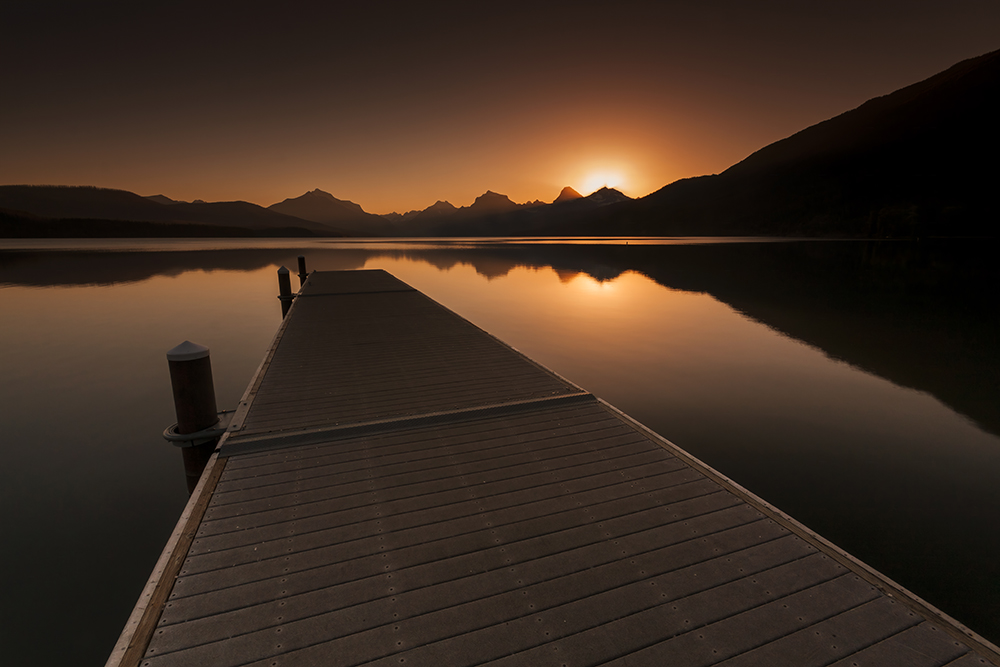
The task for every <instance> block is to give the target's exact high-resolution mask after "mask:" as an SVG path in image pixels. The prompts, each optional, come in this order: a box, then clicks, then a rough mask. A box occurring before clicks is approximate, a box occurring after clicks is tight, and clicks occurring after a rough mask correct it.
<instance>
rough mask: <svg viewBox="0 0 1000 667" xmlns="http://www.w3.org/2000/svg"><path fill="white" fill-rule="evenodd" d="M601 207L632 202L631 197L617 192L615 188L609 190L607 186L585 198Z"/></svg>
mask: <svg viewBox="0 0 1000 667" xmlns="http://www.w3.org/2000/svg"><path fill="white" fill-rule="evenodd" d="M585 199H589V200H590V201H592V202H594V203H595V204H597V205H599V206H606V205H607V204H617V203H619V202H623V201H631V199H632V198H631V197H629V196H628V195H626V194H624V193H623V192H620V191H618V190H615V189H614V188H609V187H607V186H605V187H603V188H601V189H600V190H597V191H596V192H592V193H590V194H589V195H587V196H586V197H585Z"/></svg>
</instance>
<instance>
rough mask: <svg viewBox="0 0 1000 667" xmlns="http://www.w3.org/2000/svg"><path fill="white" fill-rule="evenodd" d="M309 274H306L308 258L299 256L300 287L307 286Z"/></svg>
mask: <svg viewBox="0 0 1000 667" xmlns="http://www.w3.org/2000/svg"><path fill="white" fill-rule="evenodd" d="M308 277H309V274H308V273H307V272H306V258H305V256H304V255H299V287H302V286H303V285H305V284H306V278H308Z"/></svg>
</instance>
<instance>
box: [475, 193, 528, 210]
mask: <svg viewBox="0 0 1000 667" xmlns="http://www.w3.org/2000/svg"><path fill="white" fill-rule="evenodd" d="M515 208H517V204H515V203H514V202H513V201H511V200H510V197H508V196H507V195H502V194H499V193H497V192H493V191H492V190H487V191H486V192H485V193H484V194H481V195H479V196H478V197H476V201H474V202H472V206H470V207H469V209H470V210H472V211H475V212H476V213H486V212H499V211H510V210H513V209H515Z"/></svg>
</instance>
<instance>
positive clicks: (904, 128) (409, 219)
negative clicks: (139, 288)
mask: <svg viewBox="0 0 1000 667" xmlns="http://www.w3.org/2000/svg"><path fill="white" fill-rule="evenodd" d="M996 118H1000V51H994V52H992V53H988V54H986V55H983V56H980V57H978V58H972V59H970V60H966V61H963V62H961V63H958V64H957V65H955V66H953V67H951V68H950V69H948V70H946V71H944V72H941V73H940V74H937V75H935V76H932V77H930V78H929V79H926V80H924V81H921V82H919V83H916V84H913V85H911V86H907V87H906V88H902V89H900V90H898V91H896V92H894V93H891V94H889V95H885V96H882V97H878V98H875V99H872V100H869V101H868V102H866V103H864V104H862V105H861V106H860V107H858V108H856V109H853V110H851V111H848V112H846V113H843V114H841V115H839V116H836V117H835V118H831V119H830V120H827V121H824V122H822V123H819V124H817V125H813V126H811V127H809V128H806V129H805V130H802V131H801V132H798V133H796V134H794V135H792V136H790V137H788V138H786V139H783V140H781V141H778V142H775V143H773V144H771V145H769V146H766V147H764V148H762V149H760V150H758V151H757V152H755V153H753V154H752V155H750V156H749V157H747V158H746V159H745V160H743V161H741V162H739V163H737V164H735V165H733V166H732V167H730V168H729V169H726V170H725V171H723V172H722V173H720V174H715V175H711V176H701V177H696V178H688V179H682V180H679V181H676V182H674V183H671V184H670V185H667V186H665V187H664V188H662V189H660V190H658V191H656V192H654V193H652V194H650V195H648V196H646V197H642V198H640V199H635V200H633V199H630V198H629V197H627V196H625V195H624V194H622V193H621V192H619V191H617V190H614V189H612V188H602V189H601V190H598V191H597V192H594V193H592V194H590V195H588V196H586V197H583V196H581V195H580V194H579V193H577V192H576V191H574V190H573V189H572V188H569V187H567V188H564V189H563V190H562V192H560V194H559V196H558V197H557V198H556V199H555V200H554V201H553V202H552V203H543V202H541V201H537V200H536V201H533V202H526V203H524V204H518V203H515V202H513V201H511V200H510V198H508V197H507V196H506V195H503V194H499V193H496V192H492V191H487V192H485V193H484V194H483V195H481V196H479V197H477V198H476V200H475V201H474V202H473V203H472V204H471V205H469V206H462V207H456V206H454V205H453V204H451V203H450V202H447V201H438V202H436V203H435V204H433V205H431V206H429V207H428V208H426V209H424V210H421V211H409V212H407V213H403V214H399V213H392V214H388V215H384V216H379V215H374V214H371V213H367V212H365V211H364V210H363V209H362V208H361V206H359V205H358V204H355V203H353V202H350V201H347V200H340V199H337V198H336V197H334V196H333V195H331V194H329V193H327V192H323V191H322V190H318V189H316V190H312V191H310V192H306V193H305V194H303V195H301V196H300V197H296V198H292V199H286V200H284V201H282V202H279V203H276V204H273V205H271V206H269V207H267V208H264V207H261V206H257V205H255V204H251V203H248V202H214V203H208V202H202V201H194V202H180V201H176V200H173V199H170V198H169V197H166V196H164V195H152V196H148V197H141V196H139V195H137V194H134V193H131V192H126V191H123V190H109V189H103V188H93V187H65V186H16V185H11V186H0V236H92V235H93V236H102V235H126V236H145V235H151V236H157V235H161V236H185V235H220V236H226V235H276V234H280V235H320V236H344V235H347V236H522V235H523V236H533V235H570V236H572V235H616V236H617V235H651V236H660V235H662V236H675V235H676V236H680V235H699V236H711V235H776V236H827V237H854V238H887V237H889V238H898V237H908V238H913V237H916V238H920V237H924V236H980V237H981V236H990V237H995V236H998V235H1000V231H998V225H997V220H996V219H997V214H996V203H995V197H994V195H993V192H994V189H995V184H996V183H997V181H998V176H1000V167H998V164H1000V163H998V161H997V159H996V155H998V154H1000V130H998V129H997V123H996ZM124 223H129V224H124Z"/></svg>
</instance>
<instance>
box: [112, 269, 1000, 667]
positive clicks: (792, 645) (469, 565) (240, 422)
mask: <svg viewBox="0 0 1000 667" xmlns="http://www.w3.org/2000/svg"><path fill="white" fill-rule="evenodd" d="M484 663H488V664H490V665H504V666H508V665H510V666H513V665H554V666H557V667H559V666H563V667H565V666H572V667H576V666H578V665H616V666H618V665H620V666H622V667H624V666H626V665H628V666H629V667H636V666H643V665H650V666H654V665H655V666H661V665H671V666H676V665H716V664H724V665H729V666H733V667H736V666H748V665H762V666H764V665H767V666H774V665H795V666H807V665H837V666H843V667H859V666H869V665H870V666H872V667H885V666H890V665H906V666H907V667H921V666H923V665H927V666H931V665H948V666H950V667H971V666H973V665H1000V652H998V649H997V648H996V647H995V646H993V645H992V644H990V643H989V642H987V641H985V640H984V639H982V638H981V637H978V636H977V635H975V634H974V633H972V632H971V631H969V630H967V629H966V628H964V627H962V626H961V625H960V624H958V623H957V622H956V621H954V620H953V619H950V618H948V617H947V616H945V615H944V614H943V613H941V612H940V611H938V610H936V609H934V608H933V607H932V606H930V605H929V604H927V603H925V602H923V601H922V600H920V599H919V598H917V597H916V596H914V595H912V594H911V593H909V592H907V591H906V590H905V589H903V588H902V587H900V586H898V585H897V584H895V583H893V582H892V581H890V580H888V579H886V578H885V577H884V576H882V575H880V574H879V573H877V572H875V571H873V570H871V569H870V568H868V567H867V566H865V565H863V564H862V563H860V562H859V561H857V560H856V559H854V558H852V557H851V556H849V555H848V554H846V553H844V552H843V551H841V550H839V549H838V548H836V547H835V546H833V545H831V544H829V543H828V542H827V541H825V540H824V539H822V538H821V537H819V536H817V535H815V534H814V533H812V532H811V531H809V530H808V529H806V528H805V527H803V526H801V525H800V524H798V523H797V522H795V521H794V520H792V519H791V518H789V517H787V516H786V515H784V514H783V513H781V512H780V511H779V510H777V509H775V508H774V507H771V506H770V505H768V504H767V503H766V502H764V501H762V500H761V499H759V498H757V497H755V496H754V495H753V494H751V493H749V492H748V491H746V490H745V489H743V488H741V487H740V486H738V485H737V484H735V483H734V482H732V481H731V480H729V479H727V478H726V477H724V476H723V475H721V474H719V473H718V472H716V471H714V470H712V469H711V468H709V467H708V466H706V465H704V464H703V463H701V462H699V461H697V460H696V459H694V458H693V457H691V456H690V455H689V454H687V453H686V452H684V451H683V450H681V449H679V448H677V447H676V446H674V445H673V444H671V443H670V442H668V441H667V440H665V439H663V438H662V437H660V436H659V435H657V434H655V433H652V432H651V431H649V430H647V429H645V428H644V427H643V426H641V425H640V424H638V423H636V422H634V421H633V420H631V419H630V418H629V417H627V416H625V415H623V414H621V413H620V412H618V411H617V410H615V409H614V408H613V407H611V406H609V405H607V404H605V403H604V402H602V401H600V400H598V399H597V398H595V397H594V396H593V395H591V394H589V393H587V392H586V391H584V390H582V389H580V388H579V387H576V386H575V385H573V384H572V383H570V382H568V381H566V380H565V379H563V378H560V377H559V376H557V375H555V374H554V373H552V372H551V371H549V370H547V369H545V368H543V367H541V366H539V365H538V364H536V363H534V362H533V361H531V360H530V359H528V358H526V357H525V356H523V355H521V354H520V353H518V352H517V351H515V350H513V349H511V348H510V347H508V346H507V345H505V344H503V343H502V342H500V341H498V340H497V339H495V338H493V337H492V336H490V335H489V334H487V333H485V332H483V331H482V330H480V329H478V328H476V327H475V326H473V325H472V324H470V323H469V322H467V321H465V320H463V319H462V318H460V317H458V316H457V315H455V314H454V313H452V312H450V311H449V310H447V309H445V308H444V307H442V306H440V305H439V304H437V303H435V302H434V301H432V300H431V299H429V298H427V297H426V296H424V295H423V294H421V293H420V292H418V291H416V290H414V289H412V288H411V287H409V286H408V285H406V284H404V283H402V282H400V281H398V280H397V279H395V278H393V277H392V276H390V275H389V274H387V273H385V272H383V271H355V272H347V271H345V272H314V273H313V274H311V275H310V277H309V279H308V281H307V282H306V284H305V285H304V287H303V289H302V290H301V292H300V295H299V296H298V297H297V298H296V300H295V302H294V305H293V306H292V309H291V311H290V312H289V315H288V317H287V318H286V319H285V320H284V322H283V323H282V325H281V327H280V329H279V331H278V333H277V334H276V336H275V339H274V342H273V344H272V346H271V348H270V350H269V351H268V353H267V356H266V358H265V359H264V361H263V363H262V364H261V367H260V369H259V370H258V372H257V374H256V376H255V377H254V379H253V380H252V382H251V384H250V386H249V388H248V389H247V392H246V394H245V396H244V398H243V400H242V402H241V403H240V406H239V408H238V410H237V413H236V416H235V418H234V420H233V423H232V425H231V426H230V428H229V431H228V432H227V433H226V435H225V436H223V438H222V441H221V442H220V444H219V447H218V449H217V451H216V453H215V454H214V455H213V457H212V460H211V461H210V463H209V466H208V468H207V469H206V471H205V474H204V475H203V476H202V479H201V482H200V483H199V485H198V487H197V489H196V490H195V492H194V495H193V496H192V498H191V502H190V503H189V504H188V506H187V508H186V509H185V512H184V515H183V516H182V518H181V521H180V522H179V524H178V527H177V529H176V530H175V532H174V534H173V536H172V538H171V540H170V543H169V544H168V545H167V548H166V549H165V550H164V554H163V556H162V557H161V559H160V562H159V563H158V564H157V567H156V570H155V571H154V573H153V576H152V577H151V579H150V582H149V583H148V584H147V587H146V589H145V590H144V592H143V594H142V598H141V599H140V601H139V604H138V605H137V607H136V609H135V611H134V613H133V615H132V617H131V618H130V620H129V622H128V625H127V627H126V628H125V631H124V632H123V634H122V638H121V639H120V640H119V643H118V645H117V646H116V648H115V651H114V653H113V654H112V656H111V658H110V660H109V663H108V664H109V665H114V666H115V667H117V666H119V665H128V666H129V667H131V666H133V665H142V666H144V667H167V666H174V665H211V666H213V667H225V666H236V665H254V666H261V667H264V666H267V667H292V666H298V665H303V666H304V665H345V666H346V665H362V664H365V665H369V664H375V665H386V666H388V665H394V666H397V667H398V666H400V665H403V666H412V665H433V666H436V667H439V666H460V665H480V664H484Z"/></svg>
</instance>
